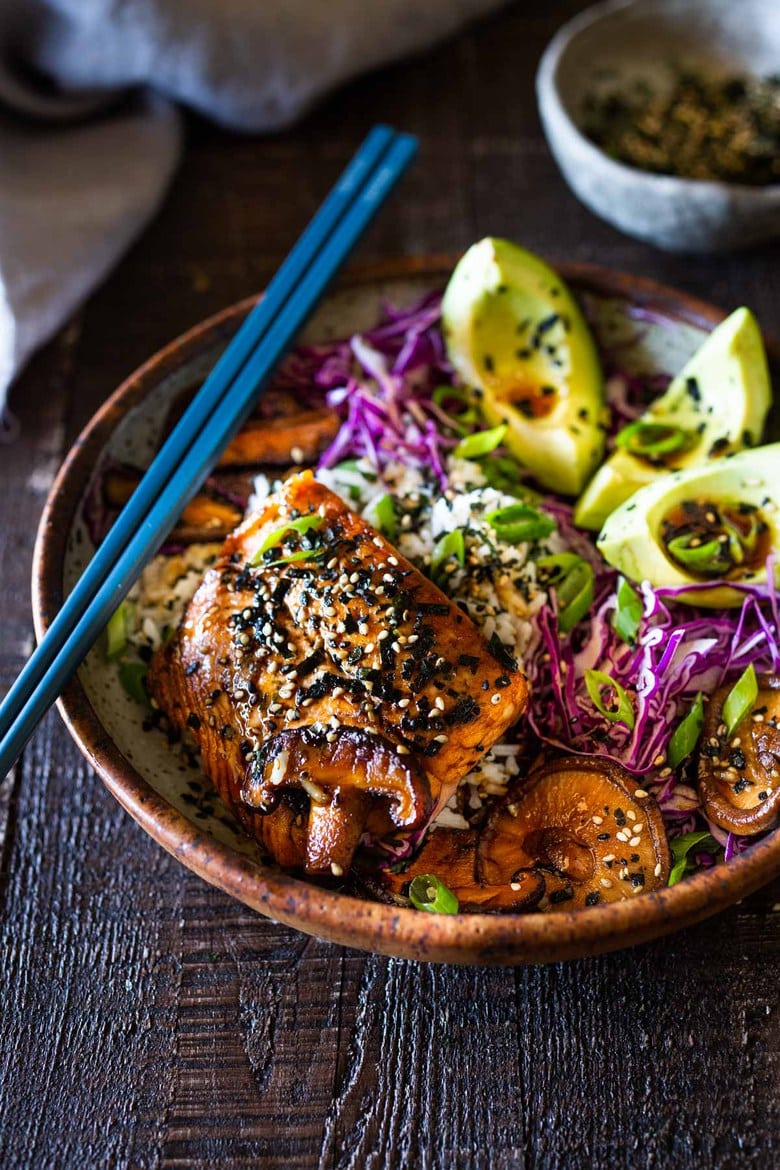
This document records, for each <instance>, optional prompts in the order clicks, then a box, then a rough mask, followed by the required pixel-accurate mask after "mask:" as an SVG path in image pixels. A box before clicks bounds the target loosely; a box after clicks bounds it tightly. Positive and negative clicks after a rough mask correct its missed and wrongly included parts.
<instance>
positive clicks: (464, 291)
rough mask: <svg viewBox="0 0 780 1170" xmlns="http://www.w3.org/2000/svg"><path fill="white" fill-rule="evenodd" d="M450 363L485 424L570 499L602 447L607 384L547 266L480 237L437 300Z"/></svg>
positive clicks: (570, 302)
mask: <svg viewBox="0 0 780 1170" xmlns="http://www.w3.org/2000/svg"><path fill="white" fill-rule="evenodd" d="M442 325H443V330H444V336H445V339H446V342H447V350H448V353H449V357H450V360H451V362H452V364H453V365H454V367H455V369H456V370H457V372H458V374H459V376H460V378H461V379H462V380H463V382H464V383H465V385H466V386H468V387H472V388H474V393H475V396H476V397H477V398H478V399H479V402H480V405H481V408H482V412H483V414H484V416H485V418H486V419H487V421H488V424H489V425H490V426H498V425H499V424H501V423H506V426H507V431H506V436H505V439H504V442H505V443H506V446H507V447H508V448H509V450H510V451H511V452H512V454H513V455H514V456H515V457H516V458H517V460H518V461H519V462H520V463H521V464H523V466H524V467H526V468H528V470H529V471H530V472H531V473H532V474H533V476H534V477H535V479H536V480H537V482H538V483H539V484H541V485H542V487H545V488H549V489H551V490H553V491H556V492H559V493H561V494H563V495H570V496H573V495H577V494H578V493H579V492H580V491H582V488H583V486H584V485H585V483H586V482H587V481H588V479H589V478H590V476H591V475H592V474H593V472H594V470H595V468H596V467H597V466H598V464H599V461H600V459H601V458H602V455H603V450H604V432H603V421H604V419H603V416H604V381H603V377H602V373H601V368H600V366H599V360H598V355H597V353H596V346H595V343H594V341H593V338H592V336H591V333H590V330H589V328H588V326H587V324H586V322H585V318H584V317H583V315H582V313H581V311H580V309H579V307H578V305H577V303H576V302H575V300H574V298H573V297H572V295H571V293H570V292H569V290H568V288H567V287H566V285H565V284H564V283H563V281H562V280H561V278H560V277H559V276H558V275H557V273H556V272H554V271H553V269H552V268H550V267H549V265H547V264H545V263H544V261H543V260H540V259H539V257H538V256H534V255H533V254H532V253H531V252H527V251H526V250H525V249H524V248H520V247H518V245H517V244H512V243H510V242H509V241H508V240H498V239H493V238H490V237H488V238H486V239H484V240H480V242H479V243H477V244H474V245H473V246H472V247H471V248H469V250H468V251H467V252H466V254H465V255H464V256H463V258H462V259H461V260H460V262H459V263H458V265H457V267H456V268H455V271H454V272H453V274H452V276H451V278H450V282H449V284H448V285H447V289H446V291H445V294H444V299H443V301H442Z"/></svg>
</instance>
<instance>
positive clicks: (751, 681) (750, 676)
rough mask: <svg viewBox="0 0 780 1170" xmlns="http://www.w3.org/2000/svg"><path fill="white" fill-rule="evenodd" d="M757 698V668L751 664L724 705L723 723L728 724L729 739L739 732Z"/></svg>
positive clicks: (732, 689) (730, 692) (735, 684)
mask: <svg viewBox="0 0 780 1170" xmlns="http://www.w3.org/2000/svg"><path fill="white" fill-rule="evenodd" d="M757 698H758V679H757V678H756V668H755V667H754V666H753V663H752V662H751V664H750V666H748V667H747V669H746V670H744V671H743V672H742V674H741V675H740V677H739V678H738V679H737V681H736V682H735V683H734V686H733V687H732V688H731V690H730V691H729V693H728V695H727V696H726V701H725V703H724V704H723V711H722V715H723V722H724V723H725V724H726V734H727V735H728V736H729V737H731V736H732V735H733V734H734V732H735V731H736V730H737V728H738V727H739V725H740V723H741V722H742V720H743V719H744V718H745V716H746V715H747V714H748V712H749V711H750V709H751V707H752V706H753V704H754V703H755V701H756V699H757Z"/></svg>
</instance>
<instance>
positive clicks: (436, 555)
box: [431, 528, 466, 577]
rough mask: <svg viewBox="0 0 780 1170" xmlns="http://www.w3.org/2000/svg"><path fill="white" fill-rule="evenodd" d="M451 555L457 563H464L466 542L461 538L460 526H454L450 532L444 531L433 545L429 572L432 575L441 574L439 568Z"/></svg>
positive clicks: (437, 575)
mask: <svg viewBox="0 0 780 1170" xmlns="http://www.w3.org/2000/svg"><path fill="white" fill-rule="evenodd" d="M453 557H454V558H455V560H456V561H457V562H458V563H459V564H461V565H462V564H464V563H465V560H466V542H465V540H464V538H463V530H462V529H460V528H455V529H453V531H452V532H445V534H444V536H440V537H439V539H438V540H437V541H436V544H435V545H434V546H433V552H432V553H431V572H432V574H433V575H434V577H439V576H440V575H441V574H440V573H439V570H440V569H441V568H442V567H443V565H444V564H445V563H446V562H447V561H449V560H451V559H452V558H453Z"/></svg>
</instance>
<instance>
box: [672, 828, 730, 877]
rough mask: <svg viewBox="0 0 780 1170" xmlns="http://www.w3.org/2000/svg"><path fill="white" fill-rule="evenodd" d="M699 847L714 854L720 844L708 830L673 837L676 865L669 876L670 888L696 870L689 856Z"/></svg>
mask: <svg viewBox="0 0 780 1170" xmlns="http://www.w3.org/2000/svg"><path fill="white" fill-rule="evenodd" d="M697 845H699V846H701V848H702V849H703V850H704V851H705V852H707V853H709V852H713V853H714V852H715V850H716V849H718V847H719V846H718V842H717V841H716V840H715V838H714V837H713V836H712V834H711V833H710V832H709V830H708V829H694V830H693V832H691V833H683V834H682V835H681V836H680V837H673V838H672V840H671V841H670V842H669V848H670V849H671V851H672V858H673V859H674V865H673V866H672V869H671V873H670V874H669V885H670V886H676V885H677V883H678V882H679V881H682V879H683V878H684V877H685V875H686V874H687V873H688V872H689V871H690V870H693V869H695V868H696V867H695V865H693V863H692V862H691V861H690V860H689V855H690V853H691V851H692V850H693V849H695V848H696V846H697Z"/></svg>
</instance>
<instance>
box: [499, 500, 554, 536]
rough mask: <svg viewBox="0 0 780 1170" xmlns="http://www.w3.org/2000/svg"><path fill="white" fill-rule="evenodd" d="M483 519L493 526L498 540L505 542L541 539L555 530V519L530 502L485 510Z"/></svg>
mask: <svg viewBox="0 0 780 1170" xmlns="http://www.w3.org/2000/svg"><path fill="white" fill-rule="evenodd" d="M485 519H486V520H487V521H488V523H489V524H490V525H491V526H492V527H493V529H494V531H495V533H496V536H497V537H498V538H499V540H504V541H506V543H507V544H521V543H524V542H525V541H528V540H541V539H542V538H543V537H545V536H549V535H550V533H551V532H554V531H555V521H554V520H553V518H552V516H548V515H547V513H546V512H540V511H539V509H538V508H533V507H532V506H531V505H530V504H508V505H507V506H506V507H505V508H497V509H496V510H495V511H494V512H487V513H486V514H485Z"/></svg>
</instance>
